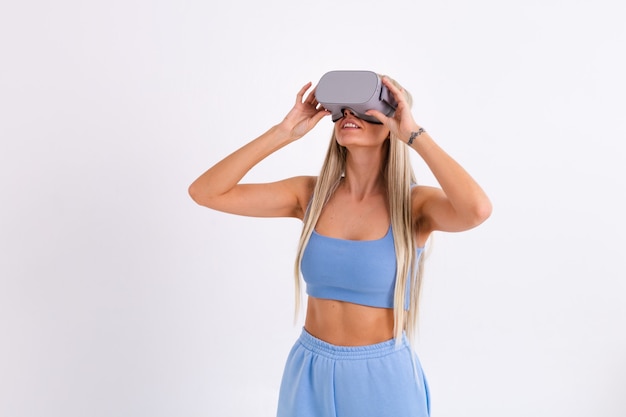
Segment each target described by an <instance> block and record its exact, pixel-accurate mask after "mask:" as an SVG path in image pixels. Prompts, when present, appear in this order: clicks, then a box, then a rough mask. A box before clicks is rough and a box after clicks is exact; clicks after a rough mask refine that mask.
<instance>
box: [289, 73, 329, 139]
mask: <svg viewBox="0 0 626 417" xmlns="http://www.w3.org/2000/svg"><path fill="white" fill-rule="evenodd" d="M311 85H312V83H311V82H308V83H307V84H306V85H304V86H303V87H302V88H301V89H300V91H299V92H298V95H297V97H296V103H295V105H294V106H293V108H292V109H291V110H290V111H289V113H288V114H287V116H285V118H284V119H283V121H282V122H281V123H280V124H279V126H280V128H281V129H283V130H284V131H285V132H287V134H288V136H289V139H290V140H291V141H295V140H298V139H300V138H301V137H302V136H304V135H306V134H307V133H308V132H309V131H310V130H311V129H313V128H314V127H315V125H317V123H318V122H319V121H320V120H322V118H323V117H324V116H328V115H330V112H329V111H328V110H326V109H324V107H323V106H322V105H321V104H319V103H318V102H317V99H316V98H315V89H313V90H312V91H310V92H309V93H308V94H307V95H306V98H304V99H303V97H304V94H305V93H306V91H307V90H308V89H309V88H311Z"/></svg>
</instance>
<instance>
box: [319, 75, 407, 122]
mask: <svg viewBox="0 0 626 417" xmlns="http://www.w3.org/2000/svg"><path fill="white" fill-rule="evenodd" d="M315 98H316V99H317V101H318V102H319V103H320V104H321V105H322V106H324V108H325V109H326V110H328V111H330V112H331V113H332V115H331V117H332V120H333V123H334V122H336V121H337V120H339V119H341V118H342V117H343V112H344V110H345V109H350V110H351V111H352V112H353V113H354V114H355V115H356V116H357V117H358V118H359V119H363V120H365V121H367V122H370V123H378V124H381V122H380V121H379V120H378V119H376V118H375V117H373V116H368V115H366V114H365V112H366V111H368V110H378V111H380V112H381V113H383V114H384V115H385V116H388V117H389V116H392V115H393V114H394V112H395V111H396V107H397V105H398V103H397V102H396V100H395V99H394V97H393V95H392V94H391V92H390V91H389V89H388V88H387V87H386V86H385V85H384V84H383V83H382V80H381V78H380V77H379V76H378V74H376V73H375V72H372V71H330V72H327V73H326V74H324V75H323V76H322V78H321V79H320V81H319V83H318V84H317V87H315Z"/></svg>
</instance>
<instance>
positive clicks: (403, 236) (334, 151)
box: [294, 80, 423, 341]
mask: <svg viewBox="0 0 626 417" xmlns="http://www.w3.org/2000/svg"><path fill="white" fill-rule="evenodd" d="M391 81H392V82H393V83H394V84H395V85H397V86H398V87H400V86H399V85H398V83H397V82H395V81H394V80H391ZM402 91H403V94H404V95H405V98H406V100H407V103H408V104H409V106H411V105H412V97H411V95H410V94H409V93H408V92H407V91H406V90H402ZM388 141H389V145H388V152H387V160H386V161H385V162H384V166H383V172H384V177H385V180H386V186H387V198H388V200H389V211H390V217H391V227H392V232H393V238H394V245H395V251H396V259H397V268H396V284H395V292H394V337H395V339H396V341H400V340H401V337H402V333H403V332H406V335H407V338H408V339H409V340H413V337H414V333H415V328H416V326H417V318H418V308H419V295H420V288H421V275H422V270H423V257H420V258H419V261H418V262H416V250H417V245H416V242H415V233H416V230H415V229H414V225H415V222H414V220H413V218H412V216H411V185H412V184H414V183H415V182H416V181H415V174H414V171H413V168H412V166H411V161H410V158H409V148H408V146H406V145H405V144H404V143H402V142H401V141H400V140H399V139H398V138H397V137H395V136H394V135H390V137H389V139H388ZM346 154H347V150H346V148H345V147H343V146H341V145H339V144H338V143H337V139H336V137H335V133H334V130H333V134H332V136H331V140H330V144H329V147H328V151H327V152H326V157H325V159H324V163H323V165H322V169H321V172H320V175H319V177H318V179H317V183H316V185H315V189H314V191H313V196H312V199H311V202H310V206H309V208H308V210H307V213H306V214H305V216H304V225H303V227H302V233H301V235H300V241H299V244H298V250H297V253H296V261H295V268H294V275H295V290H296V317H297V316H298V312H299V310H300V305H301V270H300V264H301V262H302V256H303V254H304V250H305V248H306V245H307V244H308V242H309V238H310V237H311V234H312V232H313V229H314V228H315V225H316V224H317V221H318V219H319V217H320V214H321V212H322V209H323V208H324V206H325V205H326V203H327V202H328V200H329V199H330V197H331V196H332V194H333V193H334V192H335V190H336V189H337V186H338V185H339V182H340V180H341V177H342V175H343V174H344V172H345V164H346ZM407 280H410V288H411V291H410V300H409V302H408V305H409V309H408V311H407V310H405V308H404V306H405V305H406V304H405V303H406V300H405V289H406V285H407Z"/></svg>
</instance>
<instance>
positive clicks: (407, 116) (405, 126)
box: [365, 76, 420, 142]
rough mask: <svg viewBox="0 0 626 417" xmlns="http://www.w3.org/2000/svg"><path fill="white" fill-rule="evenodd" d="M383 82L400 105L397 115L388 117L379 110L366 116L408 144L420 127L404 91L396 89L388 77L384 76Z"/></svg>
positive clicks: (369, 111) (368, 112)
mask: <svg viewBox="0 0 626 417" xmlns="http://www.w3.org/2000/svg"><path fill="white" fill-rule="evenodd" d="M382 82H383V84H384V85H385V86H386V87H387V88H388V89H389V91H390V92H391V94H393V97H394V98H395V99H396V102H397V103H398V105H397V107H396V111H395V113H394V114H393V116H391V117H387V116H385V115H384V114H383V113H381V112H379V111H378V110H368V111H367V112H365V114H367V115H369V116H374V117H375V118H377V119H378V120H380V121H381V122H382V123H383V124H384V125H385V126H387V128H389V130H390V131H391V133H392V134H393V135H395V136H396V137H398V138H399V139H400V140H403V141H404V142H407V141H408V140H409V137H410V136H411V132H416V131H417V130H418V129H419V128H420V127H419V125H418V124H417V123H416V122H415V119H413V114H412V113H411V108H410V107H409V103H407V101H406V97H405V96H404V93H403V90H401V89H399V88H398V87H396V86H395V85H394V84H393V83H392V82H391V81H390V80H389V78H387V77H384V76H383V77H382Z"/></svg>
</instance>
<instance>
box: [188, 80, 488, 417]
mask: <svg viewBox="0 0 626 417" xmlns="http://www.w3.org/2000/svg"><path fill="white" fill-rule="evenodd" d="M382 82H383V84H384V85H385V86H386V87H387V88H388V89H389V91H390V92H391V93H392V94H393V96H394V97H395V99H396V101H397V108H396V111H395V113H394V114H393V116H391V117H387V116H385V115H384V114H382V113H381V112H379V111H376V110H370V111H368V112H367V113H366V114H367V115H368V116H373V117H375V118H376V119H377V120H379V121H380V122H381V123H380V124H378V123H371V122H367V121H365V120H362V119H359V118H358V117H356V115H355V114H354V113H353V112H352V111H351V110H350V109H344V111H343V117H342V118H340V119H339V120H337V121H336V122H335V124H334V130H333V134H332V138H331V142H330V146H329V149H328V153H327V155H326V159H325V161H324V165H323V167H322V170H321V173H320V176H319V177H310V176H299V177H293V178H287V179H284V180H282V181H278V182H273V183H267V184H240V180H241V179H242V178H243V177H244V175H245V174H246V173H247V172H248V171H249V170H250V169H251V168H253V167H254V166H255V165H256V164H258V163H259V162H260V161H262V160H263V159H264V158H266V157H267V156H269V155H270V154H272V153H273V152H275V151H277V150H278V149H280V148H282V147H283V146H286V145H288V144H289V143H291V142H294V141H296V140H298V139H300V138H301V137H303V136H304V135H305V134H306V133H308V132H309V131H310V130H311V129H313V127H315V125H316V124H317V123H318V122H319V121H320V120H321V119H322V118H323V117H325V116H327V115H329V114H330V113H329V112H328V111H327V110H326V109H324V108H323V106H322V105H320V104H319V103H318V102H317V100H316V98H315V92H314V91H312V92H309V93H308V94H306V93H307V91H308V90H309V89H310V87H311V83H308V84H306V85H305V86H304V87H302V89H301V90H300V91H299V92H298V94H297V99H296V103H295V105H294V106H293V108H292V109H291V111H290V112H289V113H288V114H287V116H286V117H285V118H284V120H283V121H282V122H280V123H279V124H277V125H275V126H273V127H272V128H271V129H269V130H268V131H267V132H265V133H264V134H263V135H261V136H260V137H258V138H257V139H255V140H253V141H252V142H250V143H248V144H247V145H245V146H243V147H242V148H240V149H239V150H237V151H235V152H234V153H232V154H231V155H229V156H228V157H226V158H225V159H223V160H222V161H220V162H218V163H217V164H216V165H214V166H213V167H212V168H210V169H209V170H208V171H206V172H205V173H204V174H202V175H201V176H200V177H199V178H198V179H197V180H196V181H194V182H193V184H191V186H190V188H189V193H190V195H191V196H192V198H193V199H194V200H195V201H196V202H197V203H198V204H201V205H203V206H206V207H209V208H212V209H215V210H220V211H224V212H228V213H233V214H239V215H245V216H257V217H297V218H299V219H301V220H303V221H304V227H303V231H302V235H301V239H300V246H299V250H298V255H297V259H296V291H297V297H296V300H299V282H300V275H301V274H302V276H303V277H304V280H305V282H306V284H307V294H308V299H307V311H306V317H305V323H304V328H303V330H302V334H301V336H300V338H299V339H298V341H297V342H296V344H295V345H294V347H293V349H292V351H291V352H290V354H289V358H288V360H287V364H286V367H285V371H284V375H283V381H282V384H281V390H280V397H279V404H278V416H279V417H283V416H311V417H313V416H316V417H319V416H338V417H346V416H354V417H367V416H394V417H398V416H427V415H429V409H430V405H429V397H428V387H427V384H426V380H425V378H424V375H423V372H422V368H421V366H420V363H419V361H418V359H417V356H416V355H415V353H414V352H413V351H412V349H411V347H410V343H409V341H410V340H411V336H412V333H413V329H414V327H415V324H416V317H417V309H418V297H419V288H420V281H421V280H420V276H419V270H420V265H421V262H420V260H421V256H420V255H421V253H422V248H423V247H424V246H425V244H426V242H427V240H428V237H429V236H430V234H431V233H432V232H433V231H436V230H439V231H446V232H459V231H463V230H468V229H470V228H473V227H475V226H477V225H479V224H480V223H482V222H483V221H484V220H485V219H487V217H489V215H490V214H491V204H490V202H489V199H488V197H487V196H486V195H485V193H484V192H483V190H482V189H481V187H480V186H479V185H478V184H477V183H476V182H475V181H474V180H473V179H472V177H471V176H470V175H469V174H468V173H467V172H466V171H465V170H464V169H463V168H462V167H461V166H460V165H459V164H458V163H457V162H456V161H455V160H454V159H452V158H451V157H450V156H449V155H448V154H447V153H446V152H444V151H443V150H442V149H441V148H440V147H439V146H438V145H437V144H436V143H435V142H434V141H433V139H432V138H431V137H430V135H429V134H428V133H427V132H426V131H424V129H423V128H421V127H420V126H419V125H418V124H417V123H416V122H415V120H414V118H413V115H412V113H411V110H410V107H411V96H410V94H409V93H408V92H406V91H405V90H403V89H402V88H401V87H400V86H399V85H398V84H397V83H396V82H395V81H393V80H391V79H390V78H388V77H382ZM305 94H306V96H305ZM410 150H413V151H415V152H417V153H418V154H419V155H420V157H421V158H422V159H423V160H424V161H425V162H426V164H427V165H428V167H429V168H430V169H431V171H432V173H433V174H434V176H435V178H436V179H437V181H438V183H439V185H440V187H441V188H436V187H426V186H420V185H415V179H414V175H413V170H412V168H411V166H410V159H409V153H408V152H409V151H410Z"/></svg>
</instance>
